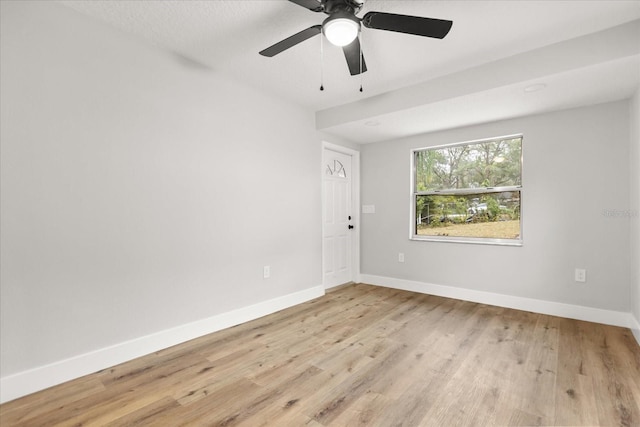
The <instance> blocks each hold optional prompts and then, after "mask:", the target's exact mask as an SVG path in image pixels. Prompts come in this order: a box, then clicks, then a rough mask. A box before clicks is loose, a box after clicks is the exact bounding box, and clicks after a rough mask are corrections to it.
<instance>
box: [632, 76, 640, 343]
mask: <svg viewBox="0 0 640 427" xmlns="http://www.w3.org/2000/svg"><path fill="white" fill-rule="evenodd" d="M630 160H631V161H630V163H631V209H630V221H631V302H632V314H633V315H634V317H635V318H636V329H635V330H634V331H633V332H634V334H635V336H636V338H637V339H638V342H640V88H639V89H638V90H637V91H636V93H635V96H634V97H633V98H632V100H631V156H630Z"/></svg>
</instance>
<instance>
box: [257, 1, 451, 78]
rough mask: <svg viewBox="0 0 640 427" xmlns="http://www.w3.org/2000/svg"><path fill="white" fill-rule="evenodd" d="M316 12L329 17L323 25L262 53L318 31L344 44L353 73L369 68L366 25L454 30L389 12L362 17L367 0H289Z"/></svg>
mask: <svg viewBox="0 0 640 427" xmlns="http://www.w3.org/2000/svg"><path fill="white" fill-rule="evenodd" d="M289 1H290V2H291V3H295V4H297V5H298V6H302V7H304V8H305V9H308V10H310V11H312V12H323V13H325V14H327V15H329V17H328V18H327V19H325V20H324V22H323V23H322V25H314V26H312V27H309V28H307V29H305V30H302V31H300V32H298V33H296V34H294V35H293V36H290V37H287V38H286V39H284V40H282V41H279V42H278V43H276V44H274V45H272V46H269V47H268V48H266V49H264V50H262V51H260V55H263V56H268V57H272V56H275V55H277V54H279V53H281V52H283V51H285V50H287V49H289V48H291V47H293V46H295V45H297V44H299V43H301V42H303V41H305V40H307V39H309V38H311V37H314V36H316V35H317V34H320V33H322V34H324V36H325V37H326V38H327V40H329V42H330V43H331V44H333V45H335V46H338V47H342V50H343V52H344V56H345V58H346V60H347V66H348V67H349V72H350V73H351V75H352V76H355V75H358V74H362V73H364V72H366V71H367V67H366V63H365V61H364V55H363V54H362V49H361V47H360V40H359V38H358V35H359V33H360V29H361V27H362V26H364V27H365V28H370V29H374V30H384V31H394V32H398V33H405V34H413V35H416V36H422V37H431V38H436V39H442V38H444V37H445V36H446V35H447V34H448V33H449V30H451V26H452V25H453V22H452V21H448V20H444V19H434V18H423V17H419V16H410V15H398V14H395V13H386V12H367V13H366V14H365V15H364V16H363V17H362V18H358V16H357V14H358V12H360V9H362V6H363V5H364V0H289Z"/></svg>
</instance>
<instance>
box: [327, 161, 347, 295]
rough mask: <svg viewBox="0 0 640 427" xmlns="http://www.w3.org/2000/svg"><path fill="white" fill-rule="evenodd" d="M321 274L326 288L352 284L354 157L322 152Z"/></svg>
mask: <svg viewBox="0 0 640 427" xmlns="http://www.w3.org/2000/svg"><path fill="white" fill-rule="evenodd" d="M323 166H324V172H323V180H322V185H323V195H322V197H323V214H322V218H323V227H322V230H323V231H322V233H323V240H322V251H323V255H322V264H323V265H322V274H323V282H324V287H325V288H330V287H333V286H337V285H341V284H343V283H347V282H350V281H352V280H353V268H352V263H353V261H352V250H353V236H354V235H355V234H354V226H355V218H354V213H353V212H352V209H353V207H352V204H353V199H352V197H353V187H352V184H353V177H352V171H353V167H352V156H350V155H349V154H345V153H340V152H337V151H333V150H330V149H327V148H325V149H324V150H323Z"/></svg>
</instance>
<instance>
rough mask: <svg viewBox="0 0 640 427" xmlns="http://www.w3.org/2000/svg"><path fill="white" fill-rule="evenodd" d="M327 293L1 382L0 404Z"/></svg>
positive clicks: (294, 297)
mask: <svg viewBox="0 0 640 427" xmlns="http://www.w3.org/2000/svg"><path fill="white" fill-rule="evenodd" d="M324 293H325V292H324V288H323V287H322V286H316V287H313V288H309V289H305V290H303V291H299V292H295V293H292V294H288V295H284V296H281V297H278V298H273V299H270V300H268V301H264V302H260V303H258V304H254V305H250V306H247V307H243V308H239V309H237V310H233V311H229V312H226V313H222V314H218V315H216V316H213V317H209V318H207V319H203V320H199V321H196V322H192V323H188V324H186V325H181V326H178V327H175V328H172V329H167V330H164V331H160V332H156V333H154V334H151V335H146V336H144V337H140V338H136V339H134V340H130V341H126V342H123V343H119V344H116V345H113V346H110V347H106V348H103V349H100V350H96V351H92V352H89V353H85V354H81V355H78V356H75V357H72V358H69V359H65V360H61V361H58V362H54V363H51V364H49V365H45V366H39V367H37V368H34V369H30V370H28V371H23V372H19V373H17V374H13V375H9V376H6V377H3V378H0V403H4V402H8V401H10V400H13V399H17V398H19V397H22V396H26V395H27V394H31V393H34V392H36V391H39V390H43V389H45V388H49V387H52V386H54V385H57V384H61V383H63V382H66V381H69V380H73V379H76V378H80V377H82V376H84V375H88V374H91V373H94V372H97V371H100V370H102V369H105V368H109V367H111V366H114V365H117V364H120V363H123V362H126V361H128V360H132V359H135V358H137V357H140V356H144V355H146V354H150V353H153V352H155V351H159V350H162V349H165V348H168V347H171V346H174V345H176V344H180V343H183V342H186V341H189V340H191V339H194V338H198V337H201V336H203V335H206V334H210V333H212V332H216V331H219V330H222V329H225V328H229V327H231V326H235V325H239V324H240V323H244V322H248V321H250V320H254V319H257V318H259V317H262V316H266V315H267V314H271V313H275V312H276V311H280V310H282V309H285V308H288V307H291V306H294V305H296V304H301V303H303V302H306V301H309V300H312V299H314V298H317V297H320V296H322V295H324Z"/></svg>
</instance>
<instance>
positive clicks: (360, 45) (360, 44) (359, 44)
mask: <svg viewBox="0 0 640 427" xmlns="http://www.w3.org/2000/svg"><path fill="white" fill-rule="evenodd" d="M358 38H359V39H360V40H359V42H360V43H358V46H359V47H360V92H362V37H358Z"/></svg>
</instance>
